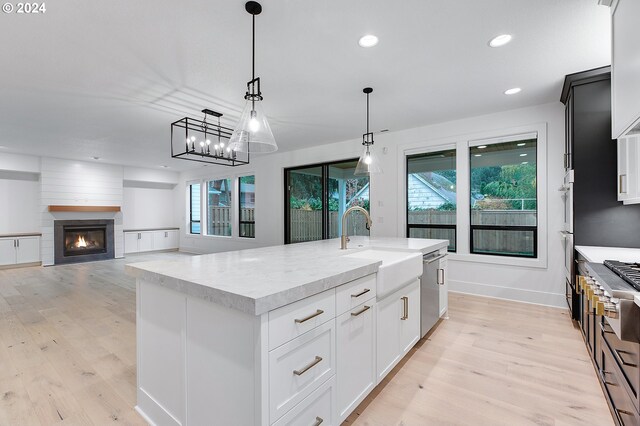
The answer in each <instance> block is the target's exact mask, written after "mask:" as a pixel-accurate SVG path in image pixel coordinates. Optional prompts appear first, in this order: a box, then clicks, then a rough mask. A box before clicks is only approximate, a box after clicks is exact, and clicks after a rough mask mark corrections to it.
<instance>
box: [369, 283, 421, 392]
mask: <svg viewBox="0 0 640 426" xmlns="http://www.w3.org/2000/svg"><path fill="white" fill-rule="evenodd" d="M419 338H420V282H419V281H418V280H415V281H411V282H410V283H408V284H407V285H406V286H404V287H402V288H401V289H399V290H398V291H396V292H395V293H392V294H390V295H389V296H387V297H385V298H384V299H382V300H378V302H377V304H376V339H377V342H376V346H377V350H376V355H377V361H376V364H377V368H376V374H377V382H378V383H380V381H382V379H383V378H384V377H385V376H386V375H387V374H388V373H389V371H391V369H393V367H395V366H396V364H397V363H398V362H399V361H400V360H401V359H402V357H403V355H404V354H405V353H406V352H407V351H408V350H409V349H410V348H411V346H413V344H415V343H416V342H417V341H418V340H419ZM411 342H413V343H411Z"/></svg>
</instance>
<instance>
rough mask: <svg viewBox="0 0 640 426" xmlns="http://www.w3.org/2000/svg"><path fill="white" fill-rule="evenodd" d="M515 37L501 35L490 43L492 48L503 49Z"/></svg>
mask: <svg viewBox="0 0 640 426" xmlns="http://www.w3.org/2000/svg"><path fill="white" fill-rule="evenodd" d="M512 38H513V37H512V36H511V34H500V35H499V36H496V37H494V38H492V39H491V40H490V41H489V46H491V47H501V46H504V45H505V44H507V43H509V42H510V41H511V39H512Z"/></svg>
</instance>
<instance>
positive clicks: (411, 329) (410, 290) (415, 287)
mask: <svg viewBox="0 0 640 426" xmlns="http://www.w3.org/2000/svg"><path fill="white" fill-rule="evenodd" d="M401 293H402V296H401V299H402V297H406V299H402V303H403V307H402V309H403V316H402V317H401V318H403V319H401V320H400V352H401V355H404V354H406V353H407V352H409V350H410V349H411V348H412V347H413V346H414V345H415V344H416V343H417V342H418V340H420V281H418V280H416V281H415V282H414V283H413V284H409V285H408V286H407V287H405V288H404V289H403V290H402V292H401Z"/></svg>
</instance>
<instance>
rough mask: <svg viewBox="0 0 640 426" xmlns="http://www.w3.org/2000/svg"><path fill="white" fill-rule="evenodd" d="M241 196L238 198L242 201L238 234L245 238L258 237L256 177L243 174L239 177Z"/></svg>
mask: <svg viewBox="0 0 640 426" xmlns="http://www.w3.org/2000/svg"><path fill="white" fill-rule="evenodd" d="M238 185H239V188H238V190H239V192H240V196H239V197H238V200H239V202H240V206H239V208H240V211H239V213H240V214H239V215H238V218H239V219H238V220H239V222H238V230H239V231H238V235H240V236H241V237H245V238H255V237H256V222H255V213H254V211H255V202H256V189H255V185H256V177H255V176H253V175H251V176H242V177H241V178H240V179H238Z"/></svg>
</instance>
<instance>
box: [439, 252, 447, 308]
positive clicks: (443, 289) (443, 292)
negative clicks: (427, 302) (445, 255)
mask: <svg viewBox="0 0 640 426" xmlns="http://www.w3.org/2000/svg"><path fill="white" fill-rule="evenodd" d="M440 269H441V271H438V283H439V284H440V283H441V285H440V318H442V317H443V316H445V315H446V314H447V311H448V310H449V281H448V280H447V259H443V260H441V261H440Z"/></svg>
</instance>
